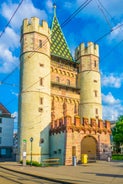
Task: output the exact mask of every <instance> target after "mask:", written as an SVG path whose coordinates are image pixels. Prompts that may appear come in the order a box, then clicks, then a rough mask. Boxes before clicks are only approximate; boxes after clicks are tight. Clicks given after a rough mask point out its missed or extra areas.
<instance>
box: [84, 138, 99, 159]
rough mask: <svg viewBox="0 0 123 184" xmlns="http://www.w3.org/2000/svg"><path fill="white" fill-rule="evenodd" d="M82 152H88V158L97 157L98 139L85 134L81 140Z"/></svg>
mask: <svg viewBox="0 0 123 184" xmlns="http://www.w3.org/2000/svg"><path fill="white" fill-rule="evenodd" d="M81 154H87V155H88V159H95V158H96V154H97V141H96V139H95V138H94V137H93V136H85V137H84V138H83V139H82V142H81Z"/></svg>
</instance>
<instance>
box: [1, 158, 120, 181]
mask: <svg viewBox="0 0 123 184" xmlns="http://www.w3.org/2000/svg"><path fill="white" fill-rule="evenodd" d="M0 167H3V168H6V169H9V170H14V171H15V172H21V173H25V174H28V175H31V176H36V177H39V178H46V179H52V181H62V182H63V183H72V184H73V183H74V184H82V183H83V184H86V183H92V184H121V183H122V184H123V162H106V161H97V162H96V163H88V164H86V165H77V166H56V167H55V166H53V167H34V166H28V165H27V166H22V165H21V164H19V163H17V162H0Z"/></svg>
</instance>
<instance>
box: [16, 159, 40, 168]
mask: <svg viewBox="0 0 123 184" xmlns="http://www.w3.org/2000/svg"><path fill="white" fill-rule="evenodd" d="M20 163H21V164H23V160H21V161H20ZM26 164H27V165H32V166H37V167H41V166H42V163H39V162H37V161H32V164H31V162H30V161H29V160H26Z"/></svg>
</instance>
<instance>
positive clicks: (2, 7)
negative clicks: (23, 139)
mask: <svg viewBox="0 0 123 184" xmlns="http://www.w3.org/2000/svg"><path fill="white" fill-rule="evenodd" d="M85 1H86V0H65V1H63V0H55V1H53V0H42V1H37V0H23V3H22V4H21V6H20V8H19V9H18V11H17V12H16V14H15V16H14V17H13V18H12V20H11V22H10V24H9V25H8V26H7V28H6V29H5V32H4V33H3V34H2V36H1V37H0V81H2V83H1V82H0V84H1V85H0V102H1V103H2V104H3V105H5V106H6V108H7V109H8V110H9V111H10V112H11V113H12V114H13V115H14V116H16V117H17V116H18V94H19V54H20V27H21V24H22V20H23V19H24V18H31V17H34V16H36V17H39V18H40V20H42V19H44V20H46V21H47V22H48V24H49V26H51V22H52V17H53V3H54V2H55V3H56V5H57V18H58V20H59V23H60V24H62V23H63V22H64V21H65V20H66V19H67V18H68V17H69V16H70V15H72V13H73V12H74V11H75V10H76V9H77V8H79V7H80V5H81V4H82V3H83V2H85ZM19 3H20V1H19V0H6V1H3V0H1V4H0V12H1V14H0V33H2V32H3V30H4V28H5V26H6V25H7V23H8V21H9V20H10V18H11V16H12V15H13V13H14V11H15V9H16V8H17V6H18V4H19ZM122 3H123V2H122V0H110V1H106V0H92V1H91V2H90V3H89V4H88V6H86V7H85V8H84V9H83V10H81V11H80V12H79V13H78V14H77V15H76V16H75V17H73V18H72V19H71V21H70V22H69V23H67V24H66V25H65V26H64V27H63V28H62V30H63V33H64V35H65V37H66V40H67V43H68V45H69V48H70V50H71V53H72V54H73V56H74V50H75V48H76V47H77V46H78V45H79V44H80V43H81V42H85V43H87V42H89V41H92V42H95V43H97V44H99V47H100V71H101V77H102V81H101V82H102V103H103V118H104V119H108V120H116V119H117V117H118V116H120V115H123V95H122V93H123V92H122V91H123V41H122V40H123V25H122V24H123V8H122ZM118 26H119V27H118ZM106 33H109V34H107V36H104V35H105V34H106ZM103 36H104V37H103ZM101 37H103V39H99V38H101ZM14 69H15V70H14ZM16 122H17V118H16V119H15V123H16Z"/></svg>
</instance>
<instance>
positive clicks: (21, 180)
mask: <svg viewBox="0 0 123 184" xmlns="http://www.w3.org/2000/svg"><path fill="white" fill-rule="evenodd" d="M15 183H16V184H55V182H54V181H49V180H44V179H41V178H38V177H32V176H28V175H26V174H20V173H16V172H13V171H8V170H6V169H3V168H0V184H15ZM56 183H57V184H61V182H59V183H58V182H56Z"/></svg>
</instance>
